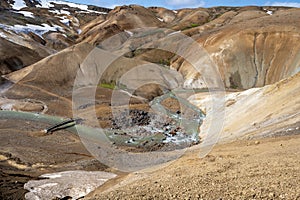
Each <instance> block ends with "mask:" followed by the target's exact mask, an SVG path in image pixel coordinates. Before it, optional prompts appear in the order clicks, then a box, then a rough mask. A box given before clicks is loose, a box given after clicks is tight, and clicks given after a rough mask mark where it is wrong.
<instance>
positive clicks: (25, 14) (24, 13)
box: [16, 11, 34, 18]
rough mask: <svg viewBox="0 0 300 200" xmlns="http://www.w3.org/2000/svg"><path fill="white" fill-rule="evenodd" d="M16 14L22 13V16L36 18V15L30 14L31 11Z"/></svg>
mask: <svg viewBox="0 0 300 200" xmlns="http://www.w3.org/2000/svg"><path fill="white" fill-rule="evenodd" d="M16 13H20V14H22V15H24V16H25V17H31V18H34V15H33V13H32V12H29V11H18V12H16Z"/></svg>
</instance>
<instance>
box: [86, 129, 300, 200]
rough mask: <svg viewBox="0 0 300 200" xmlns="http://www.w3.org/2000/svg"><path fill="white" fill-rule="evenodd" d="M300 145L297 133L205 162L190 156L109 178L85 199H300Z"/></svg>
mask: <svg viewBox="0 0 300 200" xmlns="http://www.w3.org/2000/svg"><path fill="white" fill-rule="evenodd" d="M298 134H299V132H298ZM299 144H300V136H299V135H293V136H284V137H276V138H265V139H261V140H258V141H254V140H248V141H236V142H233V143H229V144H220V145H217V146H216V147H215V148H214V149H213V151H212V152H211V153H210V154H209V155H208V156H207V157H205V158H203V159H200V158H198V157H197V153H191V154H190V155H187V156H185V157H183V158H181V159H179V160H178V161H176V162H173V163H172V164H171V165H168V166H166V167H163V168H160V169H149V170H144V171H143V172H136V173H133V174H129V175H128V176H125V177H123V178H121V179H123V181H121V182H120V179H119V180H117V181H116V180H111V181H109V182H108V183H107V184H105V185H104V186H102V187H100V188H99V189H98V190H97V191H95V192H94V193H93V194H90V195H89V196H88V197H86V199H300V186H299V184H298V183H299V182H300V176H299V174H300V146H299ZM108 188H110V189H108Z"/></svg>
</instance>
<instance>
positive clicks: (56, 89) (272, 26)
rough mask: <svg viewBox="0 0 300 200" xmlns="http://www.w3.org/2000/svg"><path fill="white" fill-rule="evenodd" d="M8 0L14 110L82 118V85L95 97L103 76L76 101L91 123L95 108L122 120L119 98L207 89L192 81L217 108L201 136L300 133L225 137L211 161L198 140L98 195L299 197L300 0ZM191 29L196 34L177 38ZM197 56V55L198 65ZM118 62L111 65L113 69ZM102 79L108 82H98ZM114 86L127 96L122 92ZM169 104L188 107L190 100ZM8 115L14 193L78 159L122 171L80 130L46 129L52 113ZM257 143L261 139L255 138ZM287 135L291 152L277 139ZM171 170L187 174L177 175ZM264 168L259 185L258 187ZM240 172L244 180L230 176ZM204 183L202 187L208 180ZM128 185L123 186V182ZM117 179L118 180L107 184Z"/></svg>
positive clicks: (8, 171) (1, 37) (5, 160)
mask: <svg viewBox="0 0 300 200" xmlns="http://www.w3.org/2000/svg"><path fill="white" fill-rule="evenodd" d="M0 6H1V8H0V73H1V75H2V74H6V75H5V76H4V77H5V78H6V79H7V80H8V81H6V82H5V84H3V85H1V88H0V95H1V98H0V109H2V110H17V111H27V112H28V111H29V112H42V113H46V114H49V115H53V116H62V117H73V114H74V112H73V110H72V108H73V107H74V105H75V104H74V102H75V101H74V102H72V100H74V99H72V95H74V94H76V92H78V93H79V94H80V95H83V96H80V97H85V96H84V95H85V94H88V93H89V92H90V90H89V89H90V88H89V87H90V86H93V87H91V90H93V89H95V91H96V94H95V95H94V96H92V97H89V98H78V99H76V100H78V101H79V103H80V104H76V106H78V107H75V109H74V110H76V111H77V110H78V111H79V112H81V114H82V115H81V116H80V117H82V118H83V119H85V121H84V123H85V125H91V126H94V124H91V121H89V119H90V117H91V116H93V114H94V113H93V112H94V111H95V110H96V117H97V120H98V122H99V123H100V124H101V125H104V126H105V127H110V125H111V122H112V121H113V120H112V110H113V109H114V108H116V109H119V110H121V109H123V107H124V106H123V105H125V104H126V105H127V104H128V103H129V104H131V105H130V108H131V109H132V108H134V109H136V110H142V111H144V110H146V111H148V110H149V104H148V103H149V101H150V100H152V99H153V98H155V97H157V96H160V95H162V94H164V93H167V92H169V91H170V90H173V89H176V88H177V89H178V88H182V87H185V88H187V89H189V88H197V89H202V90H195V91H192V93H193V94H194V92H199V93H198V94H196V95H193V96H189V95H190V94H191V93H190V90H184V92H186V93H184V94H185V95H186V96H185V98H188V97H189V99H188V100H189V101H190V102H191V103H193V104H195V105H197V106H198V107H199V108H201V109H202V111H203V112H204V113H205V114H206V118H205V120H204V122H203V125H202V126H201V129H200V137H201V138H200V139H201V142H202V143H200V145H203V146H204V145H206V144H214V143H215V142H220V143H228V142H231V141H234V140H236V139H237V138H238V139H243V140H248V139H255V140H261V138H264V137H270V136H272V137H275V136H276V137H277V136H286V135H291V136H290V137H291V140H289V139H287V138H280V139H278V140H277V139H276V138H275V139H274V141H270V140H271V139H266V140H263V141H265V142H266V144H265V145H262V146H258V148H256V147H257V145H259V143H260V142H254V141H253V140H249V141H246V142H245V141H242V142H240V143H239V142H238V143H235V144H234V145H233V146H230V145H229V146H226V145H225V147H224V146H223V147H224V148H225V151H226V149H227V150H228V153H227V151H226V152H225V153H224V152H223V147H222V146H221V147H218V149H217V152H213V154H212V156H208V157H207V158H204V159H201V160H200V159H199V158H198V154H199V152H198V149H197V153H192V155H191V157H188V158H183V159H182V160H179V161H176V162H175V163H173V164H174V165H170V167H168V168H164V169H163V170H157V171H155V170H156V169H151V170H154V171H155V172H151V173H150V172H149V173H148V172H147V171H146V173H144V172H141V173H140V172H138V173H135V174H129V175H128V177H125V179H124V182H121V183H120V181H122V180H123V178H124V176H123V175H124V174H123V173H119V176H118V177H117V178H116V179H115V180H111V182H109V183H108V184H106V185H104V186H103V187H102V188H100V189H99V190H98V191H96V193H95V194H93V195H94V196H93V195H92V196H90V198H91V199H95V198H99V199H109V198H111V199H115V198H116V197H120V198H123V197H124V198H127V199H132V198H136V199H139V198H140V197H142V196H145V197H147V198H174V199H178V198H202V197H203V198H221V197H222V198H223V197H224V198H233V199H235V198H238V197H240V196H242V197H243V198H277V197H278V198H279V197H280V196H282V195H285V196H286V197H287V198H291V199H296V198H298V196H297V195H298V194H296V193H294V192H293V191H298V190H299V188H298V185H297V183H298V182H299V181H298V180H297V176H296V172H298V171H299V158H298V157H299V156H298V155H299V154H297V152H298V151H299V148H298V146H299V145H298V146H297V144H296V143H297V142H298V141H299V138H298V136H295V134H299V119H300V118H299V115H298V114H299V113H298V112H297V111H298V110H299V109H300V104H299V96H300V94H299V86H298V85H299V84H298V83H299V81H300V80H299V78H300V74H299V67H300V54H299V52H300V45H299V42H298V41H299V36H300V35H299V33H300V30H299V21H300V9H296V8H284V7H243V8H239V7H216V8H198V9H180V10H168V9H165V8H159V7H151V8H144V7H142V6H137V5H131V6H120V7H116V8H115V9H113V10H109V9H104V8H99V7H94V6H84V5H78V4H72V3H67V2H62V1H37V0H34V1H30V0H26V1H20V0H19V1H10V0H7V1H4V0H1V1H0ZM149 27H155V28H154V29H153V28H149ZM141 28H142V29H141ZM139 30H142V31H139ZM181 34H182V35H183V36H185V37H177V36H178V35H181ZM187 36H190V38H189V39H191V38H192V39H193V41H196V42H197V44H199V45H200V46H201V47H203V49H202V51H201V52H197V51H196V50H197V49H196V50H195V49H193V48H190V47H193V46H192V45H190V44H191V43H189V42H188V40H185V38H186V37H187ZM182 42H185V43H182ZM158 47H160V48H161V49H158ZM178 49H181V50H182V49H183V50H187V51H183V50H182V51H183V52H184V54H183V55H184V56H186V57H188V58H189V60H188V59H185V58H184V57H183V56H182V55H176V53H174V50H175V51H176V50H178ZM111 53H113V54H111ZM113 55H117V56H116V57H114V56H113ZM108 61H112V62H111V63H110V62H108ZM189 61H196V63H197V66H196V67H197V69H198V71H197V70H196V69H195V68H194V67H193V66H192V65H191V63H190V62H189ZM106 64H110V65H109V68H106ZM141 66H142V68H139V67H141ZM213 66H216V67H217V68H218V70H219V73H220V77H221V80H222V82H223V83H224V85H225V92H226V94H225V95H224V99H223V100H224V105H223V106H222V104H221V106H220V107H217V109H216V110H212V109H211V108H212V105H211V99H214V97H215V96H214V95H216V97H219V96H218V94H219V93H218V91H215V92H216V93H208V92H206V91H207V90H205V88H206V87H207V83H205V79H206V80H215V79H217V78H218V77H217V75H218V74H210V73H207V71H210V69H211V68H212V67H213ZM170 69H171V70H170ZM7 73H8V74H7ZM78 74H79V75H81V76H82V77H83V79H80V81H79V82H75V83H76V84H77V85H76V86H84V87H86V88H83V90H81V91H77V90H76V92H74V87H73V86H74V81H75V79H76V76H77V75H78ZM210 75H211V76H210ZM100 76H101V77H100ZM98 78H100V79H99V82H95V81H98ZM122 78H123V79H122ZM124 79H125V81H124ZM119 83H121V84H119ZM158 85H160V86H158ZM219 86H220V85H219ZM75 89H77V88H75ZM112 89H116V90H112ZM214 89H216V88H214ZM246 89H247V90H246ZM232 91H236V92H232ZM80 92H82V93H80ZM130 92H131V93H132V94H129V93H130ZM113 95H116V97H117V98H115V100H116V99H117V100H120V102H119V101H118V102H112V97H113ZM215 99H217V98H215ZM124 102H125V103H124ZM75 103H77V102H75ZM114 103H115V104H114ZM164 103H165V104H169V105H171V106H170V107H171V108H174V110H175V112H176V113H177V114H178V113H180V111H179V110H178V109H179V108H178V104H176V103H174V102H173V101H166V102H164ZM177 103H178V102H177ZM221 103H222V102H221ZM175 104H176V105H175ZM94 105H95V106H94ZM114 105H116V106H115V107H114ZM189 105H190V104H189ZM122 106H123V107H122ZM172 106H173V107H172ZM139 112H140V111H139ZM141 113H143V112H141ZM222 114H224V115H222ZM222 116H223V117H224V116H225V117H224V118H222ZM214 120H217V121H220V122H221V123H220V124H218V125H219V126H218V128H220V130H221V129H222V126H223V125H224V128H223V130H222V131H221V133H220V135H219V137H212V138H213V139H216V140H213V141H210V140H209V138H210V137H208V135H207V134H208V133H209V130H210V129H211V128H212V126H214V123H213V122H214ZM0 123H1V127H4V128H3V130H2V131H1V134H0V136H1V138H2V139H1V140H0V141H1V145H0V147H1V149H0V151H1V152H0V161H1V162H0V165H1V169H2V168H3V169H5V171H1V179H0V180H1V182H0V183H1V184H2V185H3V186H5V187H3V188H5V190H3V191H4V193H3V191H2V190H0V192H1V193H0V198H2V197H5V196H6V194H9V195H13V194H12V192H8V191H10V189H11V188H13V191H15V190H17V192H16V193H15V194H16V195H18V198H22V195H23V193H24V190H23V189H22V188H23V184H24V183H25V182H24V181H28V180H29V179H33V178H36V177H37V176H39V175H41V174H43V173H44V172H55V171H57V170H66V169H68V170H70V169H69V168H70V167H71V168H72V169H71V170H75V169H83V168H92V169H94V170H102V169H105V170H108V171H111V170H112V169H109V166H108V167H107V166H103V165H102V164H99V163H98V164H97V165H96V166H95V165H94V164H93V163H94V161H93V160H92V157H91V155H89V152H87V150H86V149H85V148H84V147H83V145H82V143H81V141H80V138H78V137H77V136H75V135H72V134H70V133H68V132H67V131H58V132H57V133H54V134H52V135H46V136H44V137H37V135H35V134H36V133H37V132H38V130H41V129H43V128H45V127H47V126H49V124H44V123H43V124H41V123H37V122H31V121H29V120H23V119H22V120H18V121H13V120H8V119H3V118H1V119H0ZM24 127H25V128H24ZM38 133H40V132H38ZM12 136H13V137H12ZM293 139H295V140H293ZM248 143H249V146H250V147H249V148H248V146H246V147H245V145H247V144H248ZM279 143H280V144H281V145H280V144H279ZM36 144H38V145H36ZM282 145H283V146H285V145H286V146H287V147H288V148H282ZM278 146H280V148H281V149H280V151H279V152H280V154H279V155H278V154H277V153H278V152H277V151H275V150H274V149H276V148H277V147H278ZM196 147H199V146H196ZM228 148H229V149H228ZM232 149H233V150H232ZM270 149H272V151H270V152H266V151H268V150H270ZM262 152H263V153H262ZM240 153H241V154H240ZM255 154H259V155H258V156H255ZM288 154H289V156H286V155H288ZM69 155H72V156H69ZM256 159H257V160H256ZM283 160H284V161H283ZM282 161H283V163H282ZM74 162H76V163H75V164H74ZM241 163H242V164H241ZM261 163H264V164H263V165H262V164H261ZM270 163H271V164H270ZM93 166H95V167H93ZM203 166H205V167H204V168H205V169H203ZM241 166H242V168H241V170H240V167H241ZM269 166H270V167H269ZM287 167H288V168H287ZM270 168H273V169H274V170H273V171H272V170H270ZM287 169H288V170H287ZM187 171H189V173H186V172H187ZM220 173H221V174H222V176H221V177H220V176H219V174H220ZM15 174H17V178H16V176H15ZM20 174H21V175H20ZM18 175H20V176H22V177H23V178H24V179H23V178H19V177H18ZM148 175H149V176H148ZM12 176H14V178H13V179H12V178H11V177H12ZM274 176H276V178H274ZM166 177H167V178H166ZM195 177H197V178H198V179H194V178H195ZM253 177H254V178H253ZM261 177H263V178H261ZM272 177H273V179H272ZM278 177H281V178H278ZM140 178H141V180H138V179H140ZM171 179H172V180H176V182H173V181H172V183H171V184H170V180H171ZM253 179H254V181H255V183H257V185H258V186H257V187H254V186H253ZM282 180H284V181H282ZM15 181H21V183H22V184H21V183H18V186H17V189H15V184H16V182H15ZM230 181H232V182H233V183H236V184H228V183H229V182H230ZM240 181H241V182H242V183H241V182H240ZM280 181H282V182H280ZM297 181H298V182H297ZM119 183H120V184H119ZM203 183H205V184H204V185H203V187H201V188H200V192H199V187H197V186H198V185H201V184H203ZM224 184H226V187H224ZM2 185H1V188H2ZM118 186H122V187H121V188H118V189H116V190H114V189H115V188H117V187H118ZM235 186H237V187H235ZM20 187H21V189H22V190H21V191H20ZM107 188H111V189H113V190H114V191H111V190H107V191H111V192H110V193H108V192H104V193H102V192H103V191H104V190H106V189H107ZM216 188H217V189H216ZM260 188H262V190H260ZM149 191H150V192H149ZM157 191H158V192H157ZM228 191H231V193H230V194H229V193H226V192H228ZM152 194H153V195H152ZM169 194H170V195H169ZM286 194H287V195H286ZM168 195H169V196H168ZM280 198H281V197H280Z"/></svg>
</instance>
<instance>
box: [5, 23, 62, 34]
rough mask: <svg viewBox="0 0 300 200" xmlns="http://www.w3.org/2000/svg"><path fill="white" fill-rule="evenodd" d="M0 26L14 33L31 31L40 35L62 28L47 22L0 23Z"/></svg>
mask: <svg viewBox="0 0 300 200" xmlns="http://www.w3.org/2000/svg"><path fill="white" fill-rule="evenodd" d="M0 28H3V29H5V30H12V31H14V32H16V33H21V32H23V33H29V32H33V33H35V34H37V35H40V36H42V35H43V34H44V33H46V32H49V31H62V32H64V31H63V28H62V27H61V26H58V25H55V26H50V25H48V24H42V26H38V25H34V24H26V26H23V25H14V26H8V25H4V24H0Z"/></svg>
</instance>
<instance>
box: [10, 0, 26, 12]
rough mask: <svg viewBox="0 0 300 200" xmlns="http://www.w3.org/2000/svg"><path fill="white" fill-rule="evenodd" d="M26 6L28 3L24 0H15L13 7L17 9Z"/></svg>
mask: <svg viewBox="0 0 300 200" xmlns="http://www.w3.org/2000/svg"><path fill="white" fill-rule="evenodd" d="M24 7H26V4H25V2H24V1H23V0H15V3H14V4H13V5H12V8H13V9H15V10H20V9H21V8H24Z"/></svg>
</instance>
